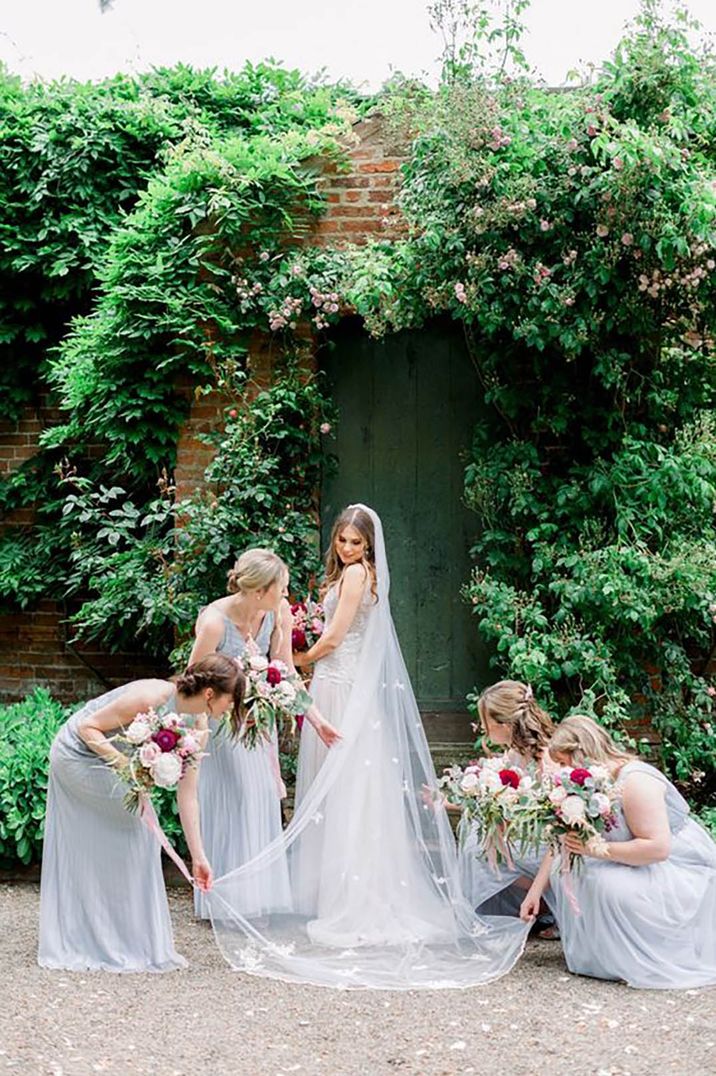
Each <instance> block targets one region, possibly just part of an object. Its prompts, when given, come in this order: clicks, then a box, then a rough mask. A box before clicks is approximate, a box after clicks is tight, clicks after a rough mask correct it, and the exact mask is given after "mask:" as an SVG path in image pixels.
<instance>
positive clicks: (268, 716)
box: [236, 651, 312, 747]
mask: <svg viewBox="0 0 716 1076" xmlns="http://www.w3.org/2000/svg"><path fill="white" fill-rule="evenodd" d="M236 660H237V661H238V663H239V665H240V666H241V670H242V672H243V674H244V676H245V677H246V693H245V696H244V709H245V718H244V722H243V724H242V729H241V733H240V736H241V740H242V742H243V743H244V745H245V746H246V747H256V745H257V744H258V743H259V741H260V739H261V738H262V737H265V738H269V737H270V736H271V735H272V733H273V731H274V729H275V728H276V727H277V725H279V724H280V725H282V726H288V728H289V729H290V731H291V732H292V733H293V732H295V730H296V722H297V719H298V718H299V717H302V716H303V714H305V712H306V710H308V709H309V707H310V706H311V704H312V700H311V696H310V695H309V694H308V692H307V691H306V689H305V687H304V686H303V681H302V680H301V677H300V676H299V675H298V673H297V672H292V671H291V670H289V668H288V666H287V665H286V664H285V663H284V662H283V661H275V660H274V661H269V660H268V658H266V657H264V655H263V654H259V653H256V652H253V653H251V652H249V651H247V653H246V654H245V655H244V656H243V657H241V658H237V659H236Z"/></svg>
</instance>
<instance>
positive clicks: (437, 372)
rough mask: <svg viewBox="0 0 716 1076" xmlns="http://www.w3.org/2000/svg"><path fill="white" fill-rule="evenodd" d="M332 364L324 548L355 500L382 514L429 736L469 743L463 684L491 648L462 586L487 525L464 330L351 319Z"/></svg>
mask: <svg viewBox="0 0 716 1076" xmlns="http://www.w3.org/2000/svg"><path fill="white" fill-rule="evenodd" d="M322 367H323V369H324V370H325V373H326V375H327V377H328V380H329V385H330V389H331V392H332V395H333V399H334V400H335V402H336V404H337V406H338V411H339V418H338V427H337V431H336V435H337V438H336V442H335V451H336V454H337V456H338V470H337V473H336V474H335V475H333V476H330V477H328V478H326V480H325V482H324V488H323V491H322V504H321V522H322V532H323V542H324V547H325V544H326V542H327V541H328V537H329V532H330V528H331V524H332V522H333V520H334V519H335V516H336V515H337V513H338V512H339V511H340V510H341V509H342V508H343V507H345V505H347V504H350V503H352V502H355V501H363V502H364V503H366V504H368V505H370V506H371V507H373V508H375V510H376V511H377V512H378V513H379V514H380V516H381V518H382V520H383V526H384V530H385V539H386V546H387V550H388V561H389V564H390V569H391V607H392V610H393V617H394V619H395V624H396V629H397V632H398V637H399V639H400V643H401V646H402V649H403V654H404V656H405V660H406V664H407V667H408V671H409V673H410V676H411V679H412V682H413V686H414V689H415V694H416V696H417V698H418V703H419V705H420V708H421V711H422V712H423V714H424V719H425V724H426V728H427V730H428V735H429V736H430V738H431V739H433V740H438V741H440V740H445V741H459V742H465V741H467V740H469V739H470V738H471V734H470V730H469V722H468V719H467V715H466V707H465V695H466V694H467V692H468V691H470V690H471V689H472V687H473V686H474V685H475V682H476V681H477V680H478V679H484V676H485V675H486V669H487V655H486V653H485V650H484V647H482V646H481V644H480V641H479V637H478V633H477V625H476V623H475V621H474V618H472V617H471V615H470V610H469V608H468V607H467V606H466V605H465V603H464V601H463V600H462V599H461V597H460V588H461V586H462V585H463V584H464V583H465V582H466V581H467V579H468V578H469V574H470V558H469V549H470V546H471V544H472V542H473V541H474V538H475V533H476V530H477V525H478V521H477V518H476V516H475V515H474V514H473V513H471V512H469V511H468V510H467V509H466V508H465V507H464V505H463V503H462V491H463V473H464V467H465V455H466V452H467V450H468V449H469V447H470V444H471V441H472V435H473V431H474V427H475V422H476V421H477V419H478V417H479V414H480V409H481V407H483V406H484V405H483V404H482V397H481V392H480V385H479V382H478V379H477V375H476V373H475V370H474V367H473V365H472V363H471V362H470V359H469V356H468V354H467V350H466V347H465V343H464V340H463V338H462V335H461V333H460V332H459V330H457V329H456V328H455V327H454V326H452V325H450V324H449V323H448V324H442V323H435V324H432V325H431V326H429V327H427V328H424V329H420V330H414V331H413V330H411V331H408V332H403V333H399V334H397V335H394V336H391V337H388V338H386V339H384V340H381V341H376V340H373V339H371V338H370V337H369V336H368V335H367V334H366V333H365V331H364V330H363V329H362V327H361V325H360V323H359V322H358V321H357V320H349V321H346V322H344V323H342V324H341V326H340V327H339V329H338V330H337V331H336V333H335V335H334V338H333V346H332V348H331V349H330V350H329V351H328V353H327V354H326V356H325V357H324V359H323V361H322Z"/></svg>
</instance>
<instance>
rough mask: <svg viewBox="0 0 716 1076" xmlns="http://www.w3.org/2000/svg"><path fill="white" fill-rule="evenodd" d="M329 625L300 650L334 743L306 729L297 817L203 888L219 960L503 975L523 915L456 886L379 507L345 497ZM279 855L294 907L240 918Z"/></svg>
mask: <svg viewBox="0 0 716 1076" xmlns="http://www.w3.org/2000/svg"><path fill="white" fill-rule="evenodd" d="M326 584H327V591H326V593H325V606H326V628H325V631H324V634H323V636H322V638H321V640H319V642H318V643H317V644H316V645H315V646H314V647H313V648H312V649H311V650H310V651H309V652H308V654H307V655H303V656H302V657H299V661H301V662H303V663H305V662H313V661H315V662H316V667H315V673H314V677H313V681H312V684H311V688H310V690H311V694H312V695H313V698H314V701H315V703H316V705H317V707H318V709H319V710H320V712H321V713H322V715H323V717H324V718H325V719H327V720H328V721H330V722H331V723H332V724H333V725H335V726H336V727H337V728H338V729H339V730H340V732H341V734H342V737H343V738H342V741H341V742H340V743H339V745H338V746H337V747H334V748H332V749H331V751H330V753H327V752H326V750H325V748H323V746H322V745H321V744H320V742H319V740H318V738H317V737H316V736H315V735H314V734H313V732H312V730H311V729H310V727H309V726H306V725H304V730H303V733H302V743H301V750H300V756H299V772H298V780H297V808H296V813H295V815H294V818H293V820H292V822H291V825H290V826H289V828H288V829H287V830H286V832H285V833H284V834H283V836H282V838H281V839H279V840H277V841H275V842H274V843H273V844H272V845H270V846H269V847H268V848H267V849H265V850H264V852H263V853H262V854H261V855H259V856H258V857H256V859H254V860H253V861H252V862H250V863H248V864H246V865H245V866H243V867H240V868H239V869H237V870H235V871H233V872H231V874H229V875H226V876H225V877H224V878H220V879H218V881H217V882H216V883H215V885H214V888H213V890H212V891H211V894H210V896H209V904H210V908H211V915H212V920H213V923H214V929H215V935H216V938H217V941H218V942H219V945H220V946H221V949H222V951H223V952H224V955H225V956H226V958H227V960H228V961H229V962H230V963H231V964H232V965H233V966H234V967H236V968H238V969H241V970H243V971H248V972H252V973H254V974H259V975H268V976H273V977H276V978H282V979H287V980H291V981H301V982H309V983H316V984H319V985H325V986H334V987H344V988H345V987H373V988H380V989H417V988H421V987H423V988H425V987H427V988H436V987H468V986H474V985H476V984H478V983H482V982H487V981H489V980H491V979H495V978H497V977H498V976H500V975H504V974H505V973H506V972H507V971H509V970H510V968H511V967H512V966H513V965H514V963H515V962H516V961H517V959H518V958H519V956H520V954H521V952H522V949H523V947H524V944H525V940H526V936H527V931H528V929H529V927H528V925H527V924H525V923H520V922H519V921H518V920H516V919H514V918H512V919H508V918H497V917H495V918H490V917H483V918H479V917H477V916H476V915H475V913H474V911H473V909H472V907H471V906H470V904H469V903H468V902H467V901H466V900H465V898H464V896H463V894H462V891H461V889H460V882H459V874H458V868H457V855H456V850H455V841H454V838H453V835H452V830H451V828H450V824H449V821H448V818H447V815H446V813H445V811H444V809H443V807H442V806H441V805H440V804H437V805H436V804H435V803H433V801H432V800H431V797H430V795H429V794H426V793H427V792H428V790H430V789H434V788H435V786H436V777H435V770H434V768H433V764H432V760H431V758H430V752H429V750H428V745H427V741H426V738H425V732H424V730H423V726H422V722H421V720H420V714H419V712H418V708H417V704H416V702H415V697H414V695H413V691H412V688H411V685H410V681H409V678H408V674H407V671H406V669H405V665H404V662H403V659H402V655H401V653H400V647H399V644H398V641H397V638H396V635H395V629H394V627H393V621H392V617H391V614H390V604H389V574H388V565H387V559H386V555H385V546H384V543H383V533H382V527H381V523H380V520H379V518H378V516H377V515H376V514H375V513H374V512H373V511H372V510H371V509H369V508H366V507H365V506H363V505H353V506H351V507H350V508H349V509H347V510H346V511H345V512H344V513H342V515H341V516H340V517H339V519H338V521H337V523H336V526H335V527H334V532H333V536H332V540H331V548H330V551H329V554H328V558H327V578H326ZM284 854H287V855H288V862H289V869H290V879H291V892H292V901H293V910H292V912H291V913H287V912H286V911H285V910H281V909H280V908H277V909H276V912H275V914H271V915H269V916H267V917H263V918H262V919H261V920H260V921H259V920H257V919H253V920H252V919H247V918H245V917H243V916H242V915H241V913H240V908H241V907H242V890H243V889H244V888H245V887H246V886H249V885H251V884H254V883H255V881H256V877H257V875H258V876H260V874H261V873H262V872H266V871H268V870H270V869H271V864H272V863H273V862H274V860H275V857H276V856H280V855H284Z"/></svg>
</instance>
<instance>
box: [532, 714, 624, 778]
mask: <svg viewBox="0 0 716 1076" xmlns="http://www.w3.org/2000/svg"><path fill="white" fill-rule="evenodd" d="M549 753H550V755H551V756H552V758H554V759H555V762H556V761H557V759H556V758H555V755H567V756H568V757H569V758H570V760H571V761H572V762H574V763H576V764H577V765H578V766H583V765H585V763H587V762H596V763H597V764H598V765H602V766H604V765H608V764H609V763H610V762H625V761H626V760H627V759H629V758H632V757H633V756H632V755H630V753H629V752H628V751H625V750H624V748H623V747H621V746H620V745H619V744H618V743H616V741H615V740H613V739H612V738H611V736H610V735H609V733H608V732H607V731H606V729H603V728H602V726H601V725H598V724H597V722H596V721H593V720H592V718H591V717H585V716H584V715H583V714H573V715H572V716H571V717H565V719H564V721H562V722H561V723H560V724H559V725H558V726H557V728H556V729H555V732H554V735H553V736H552V739H551V740H550V741H549Z"/></svg>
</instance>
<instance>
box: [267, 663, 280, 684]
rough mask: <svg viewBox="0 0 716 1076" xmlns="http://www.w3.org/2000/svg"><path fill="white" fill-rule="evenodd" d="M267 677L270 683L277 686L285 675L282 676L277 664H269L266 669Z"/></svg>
mask: <svg viewBox="0 0 716 1076" xmlns="http://www.w3.org/2000/svg"><path fill="white" fill-rule="evenodd" d="M266 679H267V680H268V682H269V684H271V685H272V686H273V687H275V686H276V684H280V683H281V681H282V680H283V677H282V676H281V670H280V669H277V668H276V666H275V665H269V667H268V669H267V670H266Z"/></svg>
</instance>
